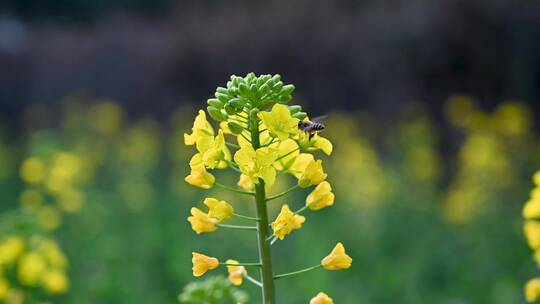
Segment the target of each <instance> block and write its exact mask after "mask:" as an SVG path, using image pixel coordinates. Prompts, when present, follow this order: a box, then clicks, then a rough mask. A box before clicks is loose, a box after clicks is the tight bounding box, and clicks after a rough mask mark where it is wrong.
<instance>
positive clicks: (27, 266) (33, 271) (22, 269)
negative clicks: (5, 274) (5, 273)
mask: <svg viewBox="0 0 540 304" xmlns="http://www.w3.org/2000/svg"><path fill="white" fill-rule="evenodd" d="M18 264H19V265H18V268H17V277H18V278H19V281H20V282H21V283H22V284H23V285H27V286H37V285H38V283H39V279H40V278H41V275H42V274H43V272H44V271H45V270H46V268H47V263H46V262H45V259H44V258H43V256H41V255H40V254H39V253H37V252H32V251H30V252H27V253H25V254H24V255H23V256H22V257H21V258H20V259H19V263H18Z"/></svg>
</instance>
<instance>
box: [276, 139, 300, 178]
mask: <svg viewBox="0 0 540 304" xmlns="http://www.w3.org/2000/svg"><path fill="white" fill-rule="evenodd" d="M270 147H272V148H274V149H276V151H277V153H278V155H279V157H278V160H277V161H276V162H275V163H274V167H275V168H276V169H277V170H279V171H282V170H287V169H289V168H290V167H291V166H292V165H293V164H294V161H295V160H296V157H297V156H298V155H299V154H300V151H299V146H298V144H297V143H296V142H295V141H294V140H292V139H290V138H289V139H286V140H284V141H279V142H276V143H273V144H272V145H270Z"/></svg>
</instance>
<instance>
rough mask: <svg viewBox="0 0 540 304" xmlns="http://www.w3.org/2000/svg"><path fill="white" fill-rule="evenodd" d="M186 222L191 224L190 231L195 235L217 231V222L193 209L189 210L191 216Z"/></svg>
mask: <svg viewBox="0 0 540 304" xmlns="http://www.w3.org/2000/svg"><path fill="white" fill-rule="evenodd" d="M187 220H188V222H190V223H191V229H193V231H195V232H196V233H197V234H201V233H204V232H214V231H216V229H217V227H216V223H217V222H218V221H217V220H216V219H215V218H212V217H210V216H208V214H206V213H204V212H202V211H201V210H199V209H197V208H195V207H193V208H191V216H190V217H188V218H187Z"/></svg>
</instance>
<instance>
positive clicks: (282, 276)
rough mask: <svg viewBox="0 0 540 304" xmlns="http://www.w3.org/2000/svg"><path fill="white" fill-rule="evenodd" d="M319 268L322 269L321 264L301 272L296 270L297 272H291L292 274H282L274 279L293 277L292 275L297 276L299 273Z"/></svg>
mask: <svg viewBox="0 0 540 304" xmlns="http://www.w3.org/2000/svg"><path fill="white" fill-rule="evenodd" d="M320 267H322V265H321V264H319V265H316V266H312V267H309V268H305V269H302V270H298V271H293V272H289V273H284V274H278V275H277V276H275V277H274V279H276V280H277V279H280V278H285V277H290V276H294V275H297V274H301V273H304V272H308V271H312V270H315V269H317V268H320Z"/></svg>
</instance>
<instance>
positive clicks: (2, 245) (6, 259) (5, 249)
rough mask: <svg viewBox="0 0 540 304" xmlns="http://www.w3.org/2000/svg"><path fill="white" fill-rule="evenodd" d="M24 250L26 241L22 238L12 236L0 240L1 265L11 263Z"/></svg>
mask: <svg viewBox="0 0 540 304" xmlns="http://www.w3.org/2000/svg"><path fill="white" fill-rule="evenodd" d="M23 250H24V242H23V240H22V239H21V238H19V237H16V236H10V237H8V238H6V239H4V240H3V241H2V242H0V266H1V265H5V264H11V263H13V262H15V260H16V259H17V258H18V257H19V256H20V255H21V253H22V252H23Z"/></svg>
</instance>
